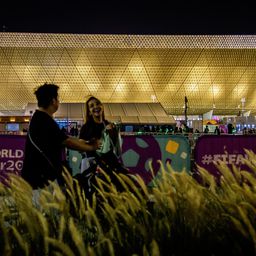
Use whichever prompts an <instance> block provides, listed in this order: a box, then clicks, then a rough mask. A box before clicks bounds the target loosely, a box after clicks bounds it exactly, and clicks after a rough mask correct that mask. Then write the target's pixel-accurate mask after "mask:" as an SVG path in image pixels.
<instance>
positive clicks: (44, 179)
mask: <svg viewBox="0 0 256 256" xmlns="http://www.w3.org/2000/svg"><path fill="white" fill-rule="evenodd" d="M58 89H59V87H58V86H57V85H55V84H47V83H45V84H44V85H42V86H40V87H38V88H37V89H36V91H35V95H36V98H37V103H38V109H37V110H36V111H35V113H34V114H33V116H32V118H31V121H30V125H29V130H28V134H27V140H26V146H25V156H24V161H23V168H22V171H21V176H22V177H23V178H24V179H25V180H26V181H27V182H28V183H29V184H30V185H31V186H32V188H33V189H38V188H43V187H45V186H47V185H48V184H49V183H48V181H49V180H51V181H54V180H57V181H58V182H59V183H61V182H62V171H63V168H62V152H63V148H64V147H68V148H71V149H75V150H79V151H95V150H96V149H98V148H99V147H100V142H99V141H95V142H94V143H93V144H88V143H86V142H85V141H84V140H79V139H77V138H74V137H70V136H68V135H66V134H65V133H64V132H63V131H62V130H61V129H60V128H59V126H58V124H57V123H56V122H55V121H54V119H53V114H54V113H55V112H56V111H57V110H58V107H59V99H58Z"/></svg>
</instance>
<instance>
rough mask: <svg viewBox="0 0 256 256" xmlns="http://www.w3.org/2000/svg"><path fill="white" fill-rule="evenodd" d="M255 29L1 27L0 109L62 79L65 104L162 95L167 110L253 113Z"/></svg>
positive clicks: (17, 107)
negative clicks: (149, 31) (144, 31)
mask: <svg viewBox="0 0 256 256" xmlns="http://www.w3.org/2000/svg"><path fill="white" fill-rule="evenodd" d="M255 49H256V35H162V36H161V35H101V34H97V35H96V34H95V35H94V34H89V35H83V34H39V33H7V32H2V33H0V86H1V93H0V112H2V113H5V112H6V111H8V112H9V111H13V113H17V112H19V111H23V110H24V109H25V108H26V106H27V104H28V103H35V96H34V95H33V90H34V88H35V87H36V86H38V85H41V84H43V83H45V82H48V83H56V84H58V85H59V86H60V96H61V101H62V102H63V103H81V102H84V100H85V98H86V96H88V95H89V94H92V95H95V96H96V97H98V98H100V99H101V100H102V102H105V103H150V102H159V103H160V104H161V105H162V106H163V108H164V109H165V111H166V112H167V113H168V114H172V115H180V114H183V113H184V98H185V96H186V97H187V99H188V114H189V115H193V114H203V113H205V112H207V111H209V110H211V109H214V114H223V115H234V114H238V113H239V112H240V111H242V110H243V109H242V108H244V111H247V110H251V113H252V114H255V113H256V90H255V88H256V87H255V85H256V73H255V72H256V50H255Z"/></svg>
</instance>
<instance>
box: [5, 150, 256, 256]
mask: <svg viewBox="0 0 256 256" xmlns="http://www.w3.org/2000/svg"><path fill="white" fill-rule="evenodd" d="M247 155H248V156H249V158H248V160H245V162H246V164H247V165H248V166H249V167H250V169H251V172H248V171H244V170H239V169H237V168H236V167H235V166H233V167H232V168H231V169H229V168H228V167H227V166H226V165H225V164H223V163H221V162H219V163H217V167H218V169H219V171H220V172H221V174H222V178H221V180H220V182H219V183H217V182H216V180H215V179H214V177H213V176H211V175H210V174H209V173H208V172H207V170H205V169H202V168H200V167H199V172H200V175H201V180H202V182H201V183H200V184H199V183H198V182H197V181H196V180H195V179H194V178H193V177H192V175H190V174H188V172H187V171H186V170H184V171H183V172H181V173H179V172H175V171H174V170H172V168H171V166H170V165H167V166H164V165H162V164H161V175H160V177H157V178H156V179H155V180H154V185H153V187H147V186H146V185H145V184H144V182H143V180H142V179H141V178H140V177H139V176H125V175H122V174H119V175H116V179H117V180H118V181H119V186H118V187H115V186H114V185H113V184H112V183H111V182H110V181H109V179H108V177H107V176H106V174H103V178H102V177H99V178H97V186H96V192H95V194H94V196H93V198H92V199H91V200H90V203H89V200H88V199H87V198H86V196H85V194H84V191H83V189H81V188H80V186H79V184H78V182H77V181H76V180H74V179H73V178H72V177H71V176H70V175H69V173H68V172H66V173H65V180H66V185H65V188H63V187H59V186H58V185H57V184H56V183H54V182H52V183H51V184H50V186H49V187H47V188H45V189H42V191H41V192H40V194H39V197H38V200H37V202H35V201H33V200H32V198H33V191H32V189H31V187H30V186H29V185H28V184H27V183H26V182H25V181H24V180H22V179H21V178H20V177H18V176H15V175H12V176H10V183H9V186H5V185H3V184H0V194H1V203H0V230H1V235H0V255H19V256H21V255H118V256H119V255H143V256H147V255H164V256H165V255H223V254H226V255H255V254H256V228H255V227H256V193H255V192H256V191H255V190H256V156H255V154H254V153H253V152H251V151H247ZM151 171H152V174H153V173H154V172H153V170H152V168H151Z"/></svg>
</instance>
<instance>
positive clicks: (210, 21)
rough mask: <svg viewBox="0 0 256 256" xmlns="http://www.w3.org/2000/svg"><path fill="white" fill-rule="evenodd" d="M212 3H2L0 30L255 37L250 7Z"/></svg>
mask: <svg viewBox="0 0 256 256" xmlns="http://www.w3.org/2000/svg"><path fill="white" fill-rule="evenodd" d="M191 2H192V3H191ZM212 2H214V1H206V0H205V1H198V2H195V1H189V2H188V3H186V1H182V0H179V1H178V0H177V1H176V2H175V1H173V0H169V1H161V0H150V1H149V0H148V1H139V0H137V1H134V0H130V1H125V0H119V1H111V0H104V1H100V0H93V1H87V0H84V1H72V0H71V1H67V0H65V1H64V0H63V1H62V2H58V1H55V0H52V1H40V0H37V1H36V0H35V1H33V2H30V1H19V2H18V3H15V2H13V1H10V0H9V1H7V0H6V1H3V2H2V3H1V15H0V29H1V31H7V32H39V33H78V34H155V35H175V34H210V35H214V34H256V12H255V9H254V8H253V7H252V6H249V5H245V4H241V2H240V3H239V5H238V4H235V3H233V4H232V5H231V4H229V5H228V4H225V3H224V0H223V1H222V2H223V3H222V4H220V5H217V4H212ZM173 3H175V4H173Z"/></svg>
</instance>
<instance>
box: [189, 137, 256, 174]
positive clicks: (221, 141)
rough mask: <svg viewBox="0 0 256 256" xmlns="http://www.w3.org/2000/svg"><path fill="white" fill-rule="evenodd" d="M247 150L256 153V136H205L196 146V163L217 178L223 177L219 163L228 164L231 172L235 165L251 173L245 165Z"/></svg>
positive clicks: (200, 138)
mask: <svg viewBox="0 0 256 256" xmlns="http://www.w3.org/2000/svg"><path fill="white" fill-rule="evenodd" d="M246 149H247V150H249V151H252V152H254V153H256V135H203V136H201V137H199V139H198V141H197V143H196V146H195V150H194V158H195V163H196V164H197V165H199V166H201V167H203V168H204V169H206V170H207V171H208V172H209V173H211V174H213V175H214V176H215V177H217V178H218V177H220V175H221V174H220V172H219V170H218V168H217V165H216V164H217V163H218V162H222V163H224V164H226V165H227V166H228V167H230V170H231V168H232V165H234V166H236V167H238V168H239V169H241V170H245V171H249V172H250V171H251V170H250V168H249V167H248V166H247V165H246V164H245V159H248V155H247V154H246Z"/></svg>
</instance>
